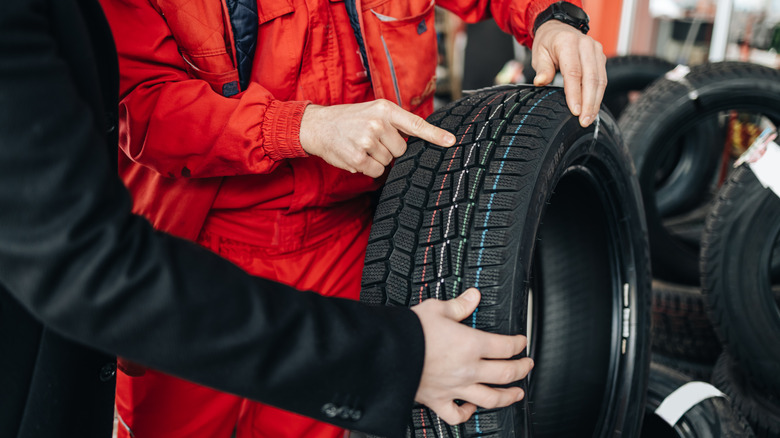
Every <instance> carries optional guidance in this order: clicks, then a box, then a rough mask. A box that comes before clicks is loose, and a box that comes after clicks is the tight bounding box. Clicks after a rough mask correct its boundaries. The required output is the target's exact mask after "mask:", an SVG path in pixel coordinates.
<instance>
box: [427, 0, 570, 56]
mask: <svg viewBox="0 0 780 438" xmlns="http://www.w3.org/2000/svg"><path fill="white" fill-rule="evenodd" d="M556 1H558V0H478V1H467V0H437V1H436V4H437V5H439V6H441V7H443V8H445V9H447V10H449V11H451V12H453V13H454V14H455V15H457V16H459V17H460V18H461V19H462V20H464V21H466V22H467V23H476V22H478V21H481V20H485V19H487V18H490V17H493V18H494V19H495V20H496V23H497V24H498V27H500V28H501V29H502V30H503V31H504V32H506V33H508V34H511V35H514V37H515V38H517V41H519V42H520V43H521V44H523V45H525V46H527V47H531V45H532V44H533V36H532V35H531V34H532V32H533V27H534V21H535V20H536V16H537V15H539V13H540V12H542V11H543V10H545V9H547V7H548V6H550V5H551V4H553V3H555V2H556ZM567 1H568V2H569V3H572V4H575V5H577V6H579V7H582V1H581V0H567Z"/></svg>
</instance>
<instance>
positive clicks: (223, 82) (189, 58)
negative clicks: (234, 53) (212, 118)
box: [181, 51, 238, 97]
mask: <svg viewBox="0 0 780 438" xmlns="http://www.w3.org/2000/svg"><path fill="white" fill-rule="evenodd" d="M181 56H182V58H184V62H185V63H186V64H187V73H189V75H190V76H191V77H193V78H195V79H201V80H204V81H206V82H207V83H208V84H209V86H210V87H211V89H212V90H214V92H216V93H218V94H220V95H222V96H225V97H230V96H233V95H235V94H237V93H238V69H235V68H231V69H228V70H225V71H221V72H219V71H218V72H214V71H209V70H206V69H204V68H203V67H205V68H209V67H210V66H214V65H225V64H223V63H222V60H214V59H212V58H213V57H222V56H225V57H226V56H228V54H227V52H225V53H221V54H215V55H206V56H204V55H199V56H194V55H188V54H187V53H185V52H183V51H182V54H181ZM215 61H216V62H215ZM229 65H232V64H229Z"/></svg>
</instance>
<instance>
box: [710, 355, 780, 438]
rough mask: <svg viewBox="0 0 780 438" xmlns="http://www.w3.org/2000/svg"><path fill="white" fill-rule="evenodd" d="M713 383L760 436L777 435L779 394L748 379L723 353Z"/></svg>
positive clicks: (760, 437) (716, 365)
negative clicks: (773, 393) (771, 392)
mask: <svg viewBox="0 0 780 438" xmlns="http://www.w3.org/2000/svg"><path fill="white" fill-rule="evenodd" d="M712 383H713V384H714V385H715V386H716V387H718V388H719V389H720V390H721V391H723V392H724V393H725V394H726V395H728V396H729V399H730V400H731V404H732V405H733V406H734V407H735V408H736V409H737V410H738V411H739V412H741V413H742V415H744V416H745V418H747V421H748V423H750V425H751V427H752V428H753V430H754V431H755V433H756V436H757V437H759V438H777V437H780V397H777V396H776V395H772V394H768V393H767V392H766V390H765V388H764V387H763V385H756V384H755V383H753V382H752V381H751V380H750V379H748V378H747V377H746V376H745V375H744V373H743V370H742V368H741V367H740V366H739V365H738V364H737V363H736V362H734V360H733V359H732V358H731V357H730V356H729V355H728V354H727V353H724V354H722V355H721V357H720V358H719V359H718V361H717V362H716V364H715V370H714V371H713V373H712Z"/></svg>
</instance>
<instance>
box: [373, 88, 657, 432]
mask: <svg viewBox="0 0 780 438" xmlns="http://www.w3.org/2000/svg"><path fill="white" fill-rule="evenodd" d="M429 120H430V121H431V122H432V123H434V124H437V125H439V126H442V127H444V128H445V129H448V130H450V131H452V132H453V133H455V135H456V137H457V139H458V143H457V144H456V146H453V147H452V148H449V149H443V148H440V147H437V146H432V145H429V144H426V143H425V142H423V141H421V140H418V139H412V140H410V142H409V148H408V150H407V153H406V154H405V155H404V156H403V157H400V158H399V159H398V160H397V162H396V164H395V166H394V168H393V169H392V171H391V173H390V176H389V178H388V181H387V183H386V185H385V188H384V190H383V192H382V195H381V199H380V201H379V205H378V208H377V211H376V215H375V218H374V225H373V227H372V229H371V236H370V238H369V245H368V250H367V254H366V265H365V271H364V276H363V290H362V293H361V299H362V300H363V301H366V302H369V303H373V304H379V305H394V306H412V305H414V304H417V303H419V302H420V301H422V300H425V299H428V298H438V299H450V298H453V297H456V296H458V295H459V294H460V293H461V292H462V291H464V290H465V289H466V288H468V287H471V286H475V287H478V288H479V289H480V291H481V292H482V302H481V304H480V306H479V308H478V309H477V311H476V312H475V313H474V315H472V317H470V318H468V319H467V320H465V321H464V323H465V324H468V325H470V326H474V327H476V328H479V329H483V330H487V331H491V332H498V333H507V334H516V333H526V331H527V329H528V328H529V327H530V328H531V334H530V343H531V346H530V347H529V350H530V355H531V356H532V357H533V358H534V361H535V363H536V367H535V369H534V371H533V372H532V375H531V376H530V379H529V381H528V382H523V383H522V384H524V385H527V386H526V388H525V389H526V393H527V394H528V396H527V398H526V403H520V404H517V405H515V406H513V407H509V408H504V409H498V410H482V409H480V410H478V412H477V414H475V416H474V417H472V419H471V420H469V421H468V422H466V423H465V424H463V425H461V426H458V427H450V426H448V425H446V424H444V422H443V421H441V420H439V419H438V418H437V417H436V415H435V414H434V413H433V412H431V411H429V410H428V409H426V408H425V407H422V406H420V407H417V408H415V409H414V411H413V412H412V413H411V424H412V425H411V428H410V436H413V437H515V436H517V437H520V436H532V437H561V436H593V437H607V436H619V435H620V434H621V433H623V436H635V435H636V433H638V430H639V424H640V422H641V418H642V411H643V409H644V394H645V385H646V379H647V370H648V366H649V346H650V339H649V330H650V272H649V266H648V253H647V241H646V234H645V227H644V223H643V217H644V214H643V211H642V206H641V199H640V196H639V188H638V185H637V182H636V179H635V176H634V174H633V169H632V166H631V160H630V157H629V156H628V154H627V151H626V150H625V149H624V148H623V146H622V142H621V139H620V135H619V132H618V130H617V125H616V123H615V122H614V119H612V118H611V117H610V116H609V115H608V114H607V113H605V112H602V114H601V119H600V122H599V125H598V126H591V127H589V128H588V129H582V128H581V127H580V126H579V124H578V122H577V119H576V118H574V117H572V116H571V114H570V113H569V111H568V109H567V107H566V104H565V99H564V96H563V91H562V89H560V88H528V87H502V88H496V89H491V90H486V91H482V92H479V93H476V94H474V95H472V96H470V97H467V98H465V99H462V100H460V101H457V102H454V103H452V104H450V105H448V106H447V107H445V108H443V109H441V110H439V111H437V112H436V113H434V114H433V115H432V116H431V117H430V118H429ZM529 297H531V298H532V299H531V300H530V302H531V303H532V305H531V306H529ZM529 307H530V310H529ZM529 405H530V406H531V408H530V409H528V408H527V407H528V406H529ZM564 415H565V418H566V421H561V418H562V416H564ZM529 418H530V421H529Z"/></svg>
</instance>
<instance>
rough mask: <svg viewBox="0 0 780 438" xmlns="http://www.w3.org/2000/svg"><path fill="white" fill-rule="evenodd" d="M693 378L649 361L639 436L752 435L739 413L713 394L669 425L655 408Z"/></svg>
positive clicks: (701, 437)
mask: <svg viewBox="0 0 780 438" xmlns="http://www.w3.org/2000/svg"><path fill="white" fill-rule="evenodd" d="M692 381H695V379H692V378H691V377H689V376H686V375H685V374H682V373H680V372H678V371H675V370H673V369H671V368H667V367H665V366H663V365H660V364H658V363H655V362H653V363H652V364H651V365H650V384H649V386H648V389H647V408H646V411H645V421H644V423H643V424H642V434H641V436H642V438H751V437H754V436H755V435H754V434H753V430H752V429H751V428H750V425H749V424H748V423H747V421H746V420H745V418H744V417H743V416H742V414H740V413H739V411H737V410H736V409H734V408H733V407H732V405H731V403H730V402H729V400H728V399H727V398H725V397H713V398H708V399H705V400H702V401H700V402H699V403H697V404H695V405H694V406H693V407H691V408H690V409H689V410H688V411H686V412H685V414H684V415H683V416H682V417H681V418H680V419H679V420H678V421H677V422H676V423H675V424H674V425H669V424H668V423H667V422H666V421H665V420H663V419H662V418H661V417H659V416H658V415H656V414H655V410H656V409H658V407H659V406H660V405H661V403H662V402H663V401H664V400H665V399H666V398H667V397H669V395H671V394H672V393H673V392H674V391H676V390H677V389H679V388H680V387H681V386H683V385H685V384H686V383H689V382H692Z"/></svg>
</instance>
